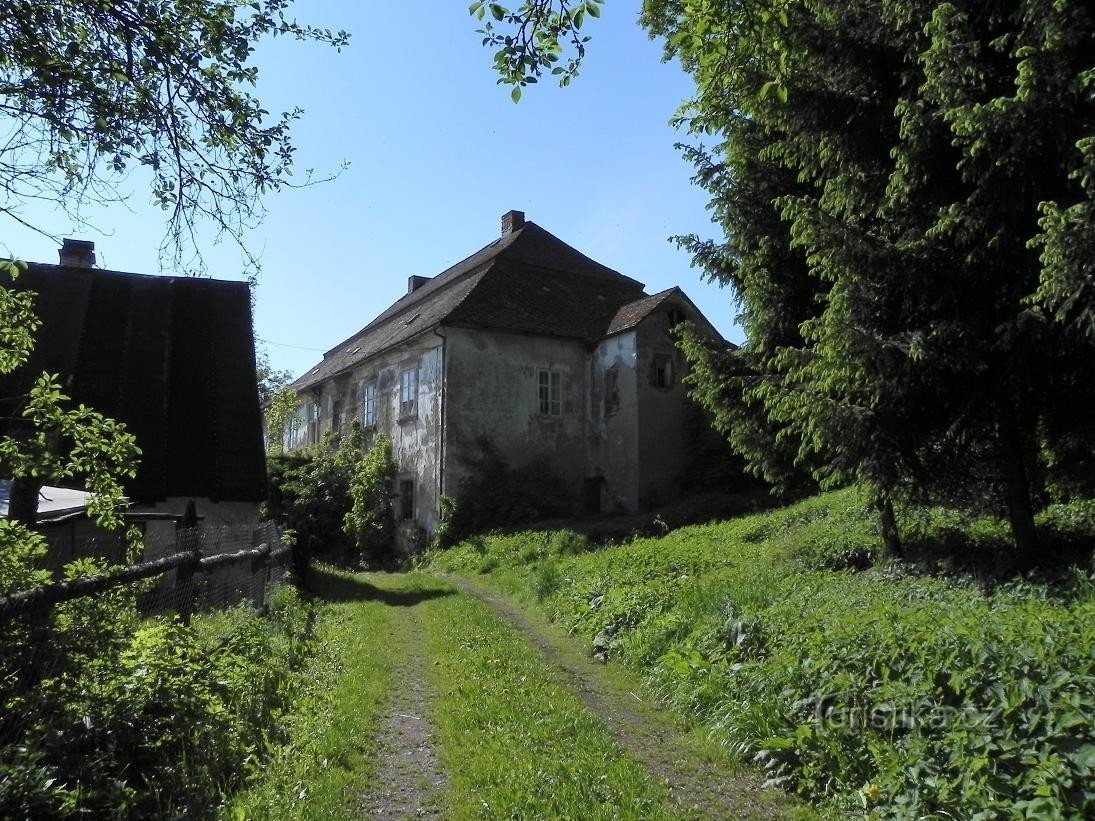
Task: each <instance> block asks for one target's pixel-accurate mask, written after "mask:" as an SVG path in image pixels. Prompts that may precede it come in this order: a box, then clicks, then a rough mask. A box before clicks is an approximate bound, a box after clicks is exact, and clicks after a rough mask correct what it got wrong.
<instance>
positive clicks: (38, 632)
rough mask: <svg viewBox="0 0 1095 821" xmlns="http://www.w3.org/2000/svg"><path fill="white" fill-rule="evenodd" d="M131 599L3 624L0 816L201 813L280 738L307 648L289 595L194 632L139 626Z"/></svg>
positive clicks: (108, 599)
mask: <svg viewBox="0 0 1095 821" xmlns="http://www.w3.org/2000/svg"><path fill="white" fill-rule="evenodd" d="M0 555H4V556H6V551H5V552H3V553H0ZM8 564H9V562H5V565H8ZM5 569H7V568H5ZM94 569H95V568H94V566H93V564H92V563H91V562H90V561H83V562H79V563H76V564H73V565H70V566H69V568H68V570H67V575H69V576H76V575H80V574H83V573H88V572H91V571H93V570H94ZM10 589H11V587H10V585H8V584H4V585H3V586H2V588H0V590H2V592H8V591H9V590H10ZM136 595H137V593H136V590H135V589H134V588H132V587H130V588H115V589H114V590H112V591H111V592H109V593H107V594H103V595H99V596H95V597H90V598H85V599H77V600H74V601H71V602H67V603H65V604H62V605H59V606H57V607H55V608H53V609H52V610H51V611H50V612H49V613H48V614H40V616H39V617H34V616H28V617H20V618H16V619H8V620H6V621H5V622H4V623H3V624H2V625H0V715H2V716H3V718H2V719H0V739H2V740H3V742H2V745H0V816H3V817H5V818H31V817H34V818H42V817H50V818H67V817H77V816H78V817H88V816H96V817H137V818H150V817H161V818H162V817H179V816H186V817H193V818H202V817H210V816H211V815H212V814H213V813H214V810H215V808H216V807H217V805H218V804H219V803H220V801H221V798H222V796H223V795H225V794H226V793H229V792H231V791H232V790H233V789H237V788H238V787H239V786H240V785H241V784H242V783H243V782H244V780H245V778H246V777H247V775H248V774H249V773H251V772H253V771H254V770H255V769H257V768H258V767H259V766H261V764H262V762H263V760H264V757H265V755H266V754H267V752H268V749H269V746H270V745H271V744H276V743H277V742H278V741H279V740H280V734H279V731H278V729H277V716H278V715H279V714H280V713H282V712H283V711H285V710H286V709H287V708H288V706H289V705H290V703H291V701H292V699H293V696H294V694H295V686H296V683H297V681H298V679H297V675H296V672H297V671H298V670H299V669H300V668H301V666H302V664H303V663H304V660H305V659H306V658H307V657H308V656H309V654H310V652H311V650H312V648H313V646H314V640H313V631H312V623H311V614H310V610H309V608H308V607H307V606H306V605H305V604H304V603H302V602H301V601H300V599H299V598H298V596H297V594H296V591H295V590H294V589H292V588H290V587H281V588H275V589H274V590H273V592H272V593H271V594H270V596H269V612H268V613H267V614H266V615H263V616H260V615H259V614H257V613H256V612H255V611H254V610H253V609H252V608H251V607H249V606H246V605H244V606H240V607H237V608H234V609H232V610H229V611H224V612H214V613H208V614H203V615H200V616H197V617H195V618H194V620H193V621H192V623H191V624H190V625H184V624H183V623H181V622H180V621H179V620H178V618H177V617H175V616H166V617H158V618H152V619H146V618H142V617H141V615H140V614H139V612H138V608H137V604H136Z"/></svg>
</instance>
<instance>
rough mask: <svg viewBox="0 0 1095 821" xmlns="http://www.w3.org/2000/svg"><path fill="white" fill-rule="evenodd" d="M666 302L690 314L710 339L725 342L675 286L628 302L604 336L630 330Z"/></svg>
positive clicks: (686, 295)
mask: <svg viewBox="0 0 1095 821" xmlns="http://www.w3.org/2000/svg"><path fill="white" fill-rule="evenodd" d="M667 302H668V303H671V304H672V303H675V304H677V305H680V306H682V307H684V308H686V309H687V310H688V314H691V316H688V315H687V314H686V317H687V318H688V319H690V320H692V321H693V322H696V323H697V324H698V325H699V326H700V327H701V328H702V329H703V330H704V331H705V332H707V333H708V334H709V335H710V336H711V338H712V339H716V340H721V341H723V342H726V340H724V339H723V338H722V334H720V333H719V331H718V329H717V328H716V327H715V326H714V325H712V324H711V323H710V321H708V319H707V317H705V316H704V315H703V314H702V313H701V312H700V309H699V308H697V307H696V305H695V303H694V302H692V300H691V299H689V298H688V294H686V293H685V292H684V291H682V290H681V289H680V288H679V287H677V286H673V287H672V288H667V289H666V290H664V291H660V292H659V293H656V294H654V295H653V296H648V297H644V298H643V299H637V300H635V301H634V302H629V303H628V304H627V305H624V306H622V307H621V308H620V310H618V311H617V312H616V315H615V316H613V317H612V321H611V322H610V323H609V325H608V329H607V330H606V331H605V336H612V335H613V334H618V333H623V332H624V331H629V330H631V329H632V328H634V327H635V326H637V325H638V324H639V323H640V322H642V321H643V320H644V319H646V318H647V317H648V316H650V315H651V314H652V313H654V311H655V310H657V309H658V308H659V307H661V306H662V305H664V304H665V303H667ZM726 344H728V345H732V346H733V347H735V348H736V347H737V346H736V345H733V343H730V342H726Z"/></svg>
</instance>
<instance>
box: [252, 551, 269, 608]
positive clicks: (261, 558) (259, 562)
mask: <svg viewBox="0 0 1095 821" xmlns="http://www.w3.org/2000/svg"><path fill="white" fill-rule="evenodd" d="M258 549H259V550H260V551H261V555H258V556H256V557H255V558H253V559H251V587H252V590H254V598H255V609H256V610H258V611H259V612H262V611H263V610H264V609H265V607H266V586H267V585H268V584H269V583H270V545H269V544H265V543H264V544H260V545H259V546H258ZM256 579H257V581H258V585H257V587H256V585H255V582H256Z"/></svg>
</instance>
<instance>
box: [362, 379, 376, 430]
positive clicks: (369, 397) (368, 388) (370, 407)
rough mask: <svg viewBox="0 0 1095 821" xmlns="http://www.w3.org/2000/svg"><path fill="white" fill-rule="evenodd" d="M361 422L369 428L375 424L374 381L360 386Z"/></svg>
mask: <svg viewBox="0 0 1095 821" xmlns="http://www.w3.org/2000/svg"><path fill="white" fill-rule="evenodd" d="M361 424H362V425H364V426H365V427H367V428H371V427H372V426H373V425H375V424H376V383H375V382H367V383H365V384H363V385H362V386H361Z"/></svg>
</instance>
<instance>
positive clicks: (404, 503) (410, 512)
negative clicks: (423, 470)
mask: <svg viewBox="0 0 1095 821" xmlns="http://www.w3.org/2000/svg"><path fill="white" fill-rule="evenodd" d="M399 518H400V519H403V520H404V521H408V520H410V519H413V518H414V479H401V480H400V482H399Z"/></svg>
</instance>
